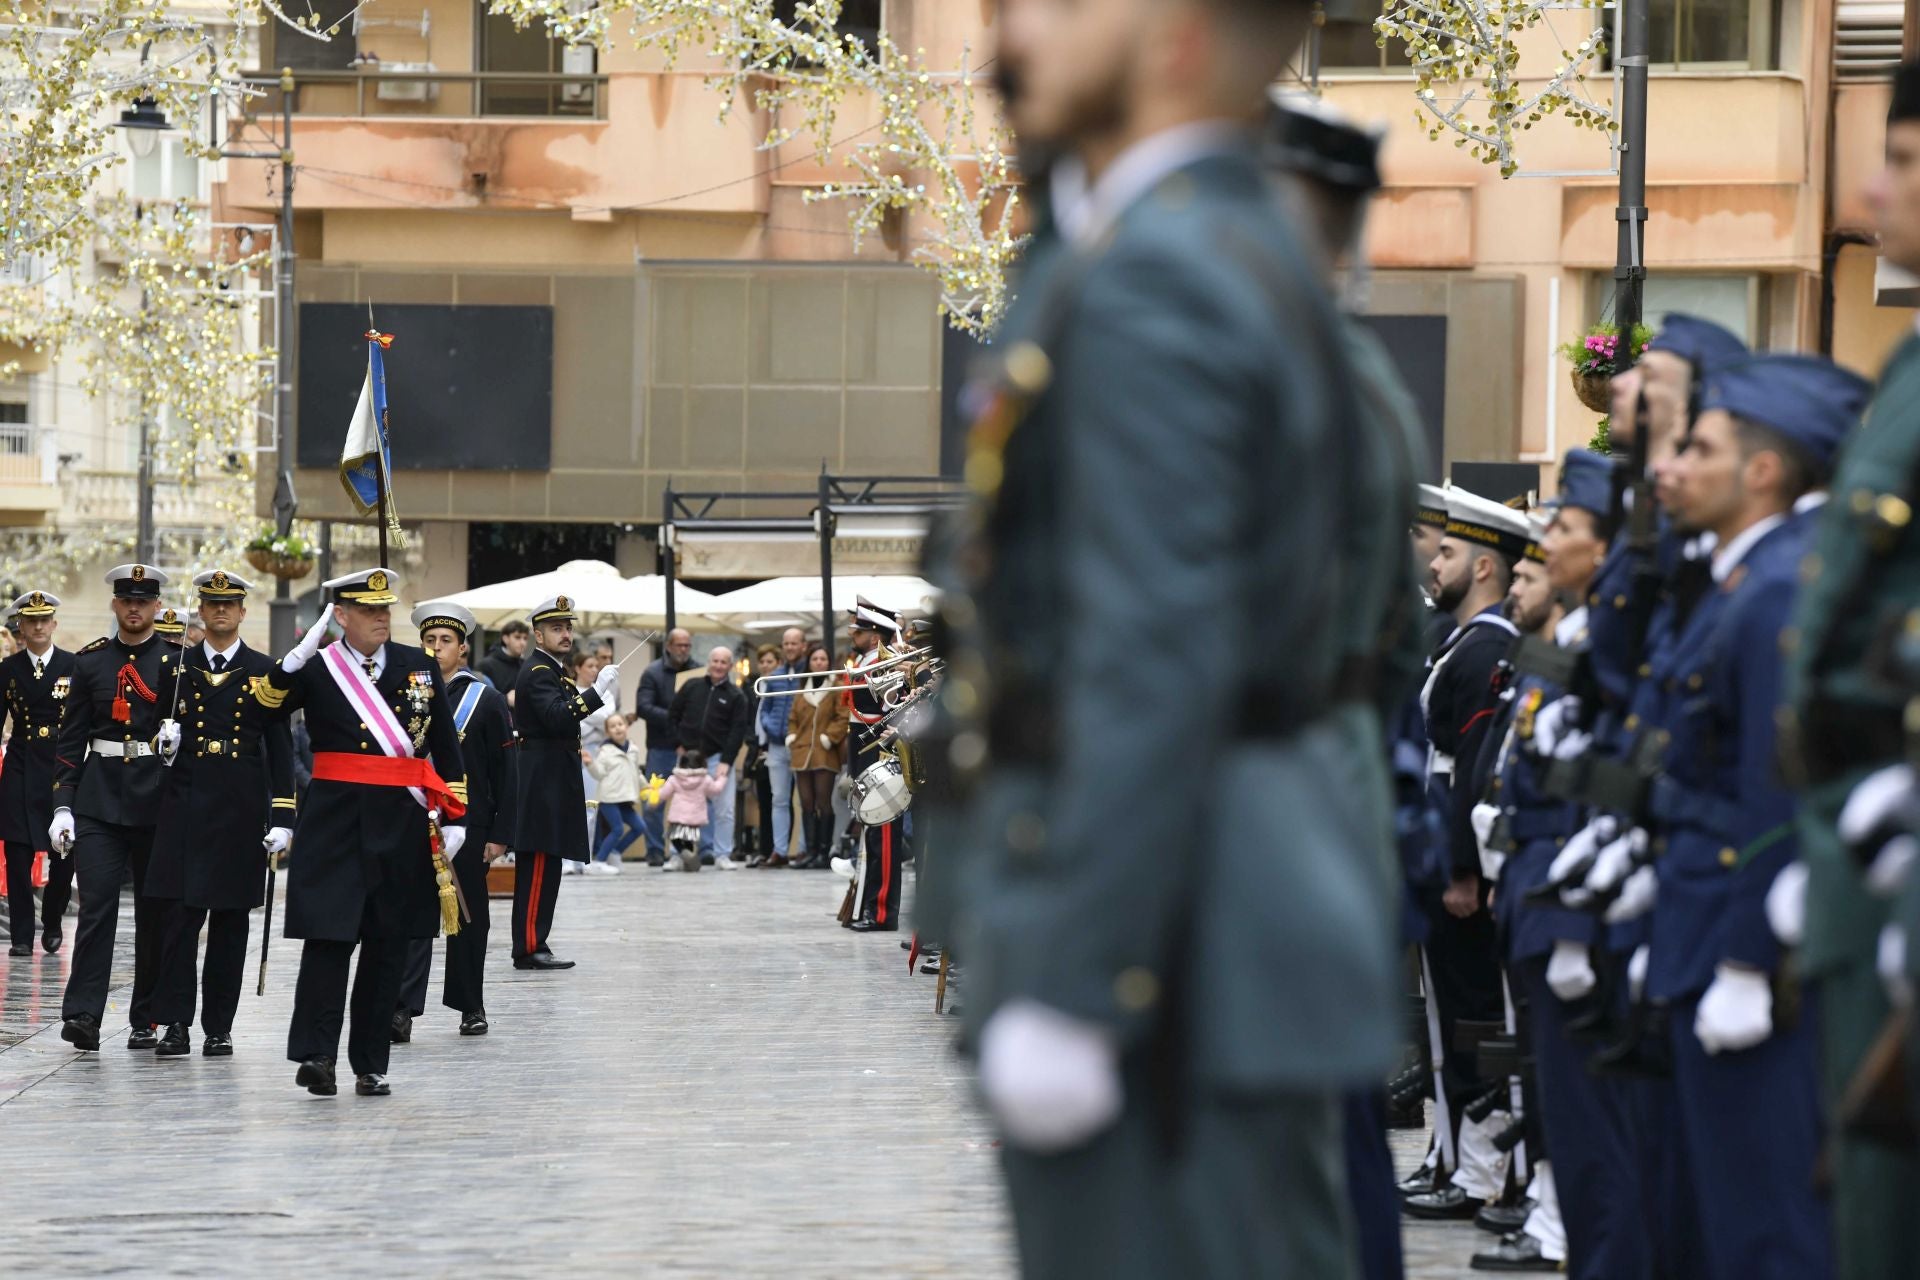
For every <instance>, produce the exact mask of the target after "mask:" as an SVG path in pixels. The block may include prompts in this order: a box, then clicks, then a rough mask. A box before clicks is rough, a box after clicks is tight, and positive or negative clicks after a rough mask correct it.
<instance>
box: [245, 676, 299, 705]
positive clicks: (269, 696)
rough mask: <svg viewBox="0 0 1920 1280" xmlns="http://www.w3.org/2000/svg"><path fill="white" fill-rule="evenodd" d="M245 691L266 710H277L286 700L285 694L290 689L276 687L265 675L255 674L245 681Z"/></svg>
mask: <svg viewBox="0 0 1920 1280" xmlns="http://www.w3.org/2000/svg"><path fill="white" fill-rule="evenodd" d="M247 692H249V693H251V694H252V695H253V700H254V701H255V702H257V703H259V704H260V705H261V706H263V707H265V708H266V709H267V710H269V711H278V710H279V709H280V704H281V703H283V702H285V701H286V700H287V694H288V693H289V692H291V690H287V689H276V688H274V687H273V681H271V680H269V679H267V678H266V677H265V676H255V677H253V679H251V680H249V681H247Z"/></svg>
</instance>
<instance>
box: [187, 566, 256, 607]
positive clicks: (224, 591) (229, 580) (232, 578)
mask: <svg viewBox="0 0 1920 1280" xmlns="http://www.w3.org/2000/svg"><path fill="white" fill-rule="evenodd" d="M193 585H194V587H195V588H197V589H198V590H199V592H200V598H201V599H202V600H244V599H246V596H247V592H249V591H251V590H253V584H252V583H251V582H248V581H247V580H246V579H245V578H243V577H241V576H240V575H239V574H237V573H228V572H227V571H226V570H225V569H209V570H208V571H207V572H205V573H196V574H194V575H193Z"/></svg>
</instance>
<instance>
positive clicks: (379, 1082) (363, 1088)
mask: <svg viewBox="0 0 1920 1280" xmlns="http://www.w3.org/2000/svg"><path fill="white" fill-rule="evenodd" d="M353 1091H354V1092H355V1093H357V1094H359V1095H360V1096H361V1097H363V1098H384V1097H386V1096H387V1095H388V1094H390V1093H392V1092H393V1086H392V1085H389V1084H388V1083H387V1078H386V1077H385V1076H383V1075H381V1074H380V1073H379V1072H377V1071H373V1072H368V1073H367V1074H366V1075H364V1076H355V1077H354V1078H353Z"/></svg>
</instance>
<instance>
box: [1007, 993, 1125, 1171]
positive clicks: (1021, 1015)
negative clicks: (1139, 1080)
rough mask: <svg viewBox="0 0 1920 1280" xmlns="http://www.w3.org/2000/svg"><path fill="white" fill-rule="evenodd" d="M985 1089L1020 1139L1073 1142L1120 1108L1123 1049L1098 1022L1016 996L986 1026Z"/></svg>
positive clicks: (1050, 1147)
mask: <svg viewBox="0 0 1920 1280" xmlns="http://www.w3.org/2000/svg"><path fill="white" fill-rule="evenodd" d="M980 1090H981V1092H982V1093H983V1094H984V1095H985V1096H986V1100H987V1106H988V1108H989V1109H991V1110H992V1112H993V1115H994V1118H995V1119H997V1120H998V1121H999V1122H1000V1127H1001V1129H1002V1130H1003V1131H1004V1132H1005V1133H1006V1136H1007V1140H1008V1141H1009V1142H1011V1143H1013V1144H1014V1145H1015V1146H1018V1147H1022V1148H1024V1149H1026V1150H1028V1151H1033V1152H1037V1153H1039V1154H1042V1155H1047V1154H1051V1153H1055V1152H1061V1151H1067V1150H1071V1149H1072V1148H1074V1147H1078V1146H1081V1145H1082V1144H1084V1143H1086V1142H1087V1141H1088V1140H1090V1139H1091V1138H1093V1137H1094V1135H1096V1134H1098V1133H1099V1132H1100V1131H1101V1130H1103V1129H1105V1128H1106V1127H1107V1126H1108V1125H1110V1124H1112V1123H1113V1122H1114V1120H1116V1119H1117V1118H1118V1117H1119V1115H1120V1108H1121V1105H1122V1103H1123V1101H1124V1096H1123V1093H1122V1090H1121V1085H1120V1055H1119V1050H1118V1049H1116V1048H1115V1046H1114V1043H1113V1040H1112V1037H1111V1036H1109V1035H1108V1034H1107V1032H1106V1031H1104V1030H1103V1029H1101V1028H1099V1027H1095V1026H1089V1025H1088V1024H1086V1023H1084V1022H1081V1021H1079V1020H1078V1019H1075V1018H1070V1017H1068V1016H1067V1015H1066V1014H1064V1013H1060V1012H1058V1011H1056V1010H1053V1009H1050V1008H1048V1007H1047V1006H1046V1005H1043V1004H1040V1003H1038V1002H1037V1001H1032V1000H1015V1001H1013V1002H1012V1003H1011V1004H1008V1005H1007V1006H1006V1007H1005V1008H1003V1009H1001V1010H999V1011H998V1012H996V1013H995V1014H994V1015H993V1016H992V1017H990V1018H988V1019H987V1025H986V1026H985V1027H983V1028H982V1029H981V1032H980Z"/></svg>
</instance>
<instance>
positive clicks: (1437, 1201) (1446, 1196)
mask: <svg viewBox="0 0 1920 1280" xmlns="http://www.w3.org/2000/svg"><path fill="white" fill-rule="evenodd" d="M1481 1203H1482V1202H1481V1201H1480V1200H1479V1199H1477V1198H1475V1197H1473V1196H1470V1195H1468V1194H1467V1193H1466V1192H1464V1191H1462V1190H1461V1189H1460V1188H1458V1187H1441V1188H1440V1189H1439V1190H1437V1191H1429V1192H1427V1193H1426V1194H1425V1195H1418V1196H1408V1197H1407V1198H1406V1199H1405V1200H1402V1201H1401V1202H1400V1207H1401V1208H1402V1209H1403V1210H1405V1211H1406V1215H1407V1216H1408V1217H1409V1218H1426V1219H1429V1220H1433V1221H1443V1222H1452V1221H1464V1220H1465V1219H1468V1218H1471V1217H1472V1216H1473V1215H1474V1214H1476V1213H1478V1212H1480V1205H1481Z"/></svg>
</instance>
